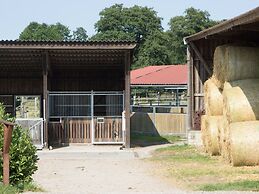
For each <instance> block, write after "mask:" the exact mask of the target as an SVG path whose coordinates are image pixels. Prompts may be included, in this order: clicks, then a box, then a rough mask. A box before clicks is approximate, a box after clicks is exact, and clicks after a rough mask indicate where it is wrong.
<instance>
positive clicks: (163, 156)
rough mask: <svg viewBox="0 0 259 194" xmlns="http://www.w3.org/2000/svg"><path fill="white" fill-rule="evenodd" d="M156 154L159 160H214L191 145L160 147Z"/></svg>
mask: <svg viewBox="0 0 259 194" xmlns="http://www.w3.org/2000/svg"><path fill="white" fill-rule="evenodd" d="M155 155H156V156H157V157H156V158H157V159H158V160H168V161H170V160H171V161H177V162H202V163H211V162H214V161H215V160H213V159H212V158H210V157H209V156H207V155H202V154H200V153H199V152H197V150H196V149H195V148H194V147H192V146H189V145H176V146H174V145H173V146H169V147H166V148H159V149H157V150H156V152H155Z"/></svg>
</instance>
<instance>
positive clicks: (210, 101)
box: [204, 78, 223, 116]
mask: <svg viewBox="0 0 259 194" xmlns="http://www.w3.org/2000/svg"><path fill="white" fill-rule="evenodd" d="M214 81H215V80H214V79H213V78H211V79H208V80H207V81H206V82H205V83H204V105H205V112H206V115H208V116H218V115H222V114H223V96H222V94H221V91H220V89H219V88H218V87H217V86H216V84H215V82H214Z"/></svg>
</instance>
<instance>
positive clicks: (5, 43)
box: [0, 40, 136, 50]
mask: <svg viewBox="0 0 259 194" xmlns="http://www.w3.org/2000/svg"><path fill="white" fill-rule="evenodd" d="M135 47H136V43H135V42H130V41H19V40H1V41H0V49H3V48H6V49H8V48H10V49H40V50H48V49H52V50H55V49H62V50H63V49H64V50H67V49H68V50H71V49H78V50H133V49H134V48H135Z"/></svg>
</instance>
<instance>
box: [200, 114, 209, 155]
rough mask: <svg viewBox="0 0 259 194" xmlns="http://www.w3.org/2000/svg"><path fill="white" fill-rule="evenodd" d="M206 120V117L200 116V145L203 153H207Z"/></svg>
mask: <svg viewBox="0 0 259 194" xmlns="http://www.w3.org/2000/svg"><path fill="white" fill-rule="evenodd" d="M206 120H207V115H202V116H201V140H202V145H203V147H204V151H205V152H208V151H209V150H208V141H207V139H208V133H207V127H206V122H207V121H206Z"/></svg>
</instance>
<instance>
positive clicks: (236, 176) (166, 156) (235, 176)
mask: <svg viewBox="0 0 259 194" xmlns="http://www.w3.org/2000/svg"><path fill="white" fill-rule="evenodd" d="M149 160H151V161H152V162H155V163H157V164H158V165H157V166H156V168H157V169H160V170H159V171H160V172H163V174H164V175H165V176H167V177H168V178H170V179H173V180H174V181H173V182H177V183H179V184H178V185H179V186H180V187H182V188H183V189H192V190H202V191H217V190H225V191H229V190H237V191H259V181H258V176H257V175H258V173H259V166H244V167H232V166H230V164H229V163H227V162H224V161H223V160H222V159H221V158H220V156H209V155H207V154H205V153H203V152H202V151H201V150H199V149H197V148H195V147H193V146H189V145H172V146H168V147H165V148H159V149H157V150H156V151H155V152H154V153H153V156H152V157H151V158H150V159H149Z"/></svg>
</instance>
